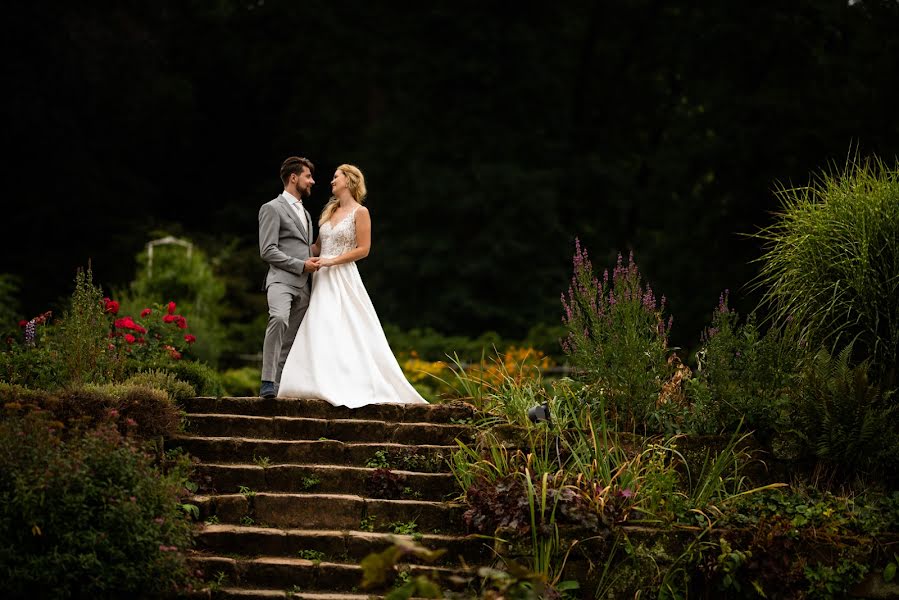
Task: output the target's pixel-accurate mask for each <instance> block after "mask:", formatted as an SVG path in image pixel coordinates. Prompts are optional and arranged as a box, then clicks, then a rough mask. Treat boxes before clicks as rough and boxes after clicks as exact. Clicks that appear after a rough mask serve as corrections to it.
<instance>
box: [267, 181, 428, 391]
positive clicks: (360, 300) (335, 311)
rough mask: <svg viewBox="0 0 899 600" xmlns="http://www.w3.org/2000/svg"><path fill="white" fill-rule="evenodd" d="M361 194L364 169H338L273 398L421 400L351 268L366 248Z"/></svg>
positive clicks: (365, 253) (365, 214)
mask: <svg viewBox="0 0 899 600" xmlns="http://www.w3.org/2000/svg"><path fill="white" fill-rule="evenodd" d="M365 196H366V189H365V178H364V177H363V176H362V172H361V171H360V170H359V169H358V168H357V167H355V166H353V165H346V164H344V165H340V166H339V167H337V170H336V171H335V172H334V178H333V179H331V199H330V201H329V202H328V203H327V204H326V205H325V208H324V210H322V215H321V219H319V227H320V230H319V239H318V240H316V242H315V244H313V246H312V252H313V255H314V256H318V257H319V258H318V259H317V261H318V266H319V270H318V271H317V272H316V273H315V274H314V275H313V280H312V281H313V283H312V298H311V299H310V300H309V309H308V311H307V312H306V316H305V318H304V319H303V322H302V323H301V324H300V329H299V331H298V332H297V337H296V339H295V340H294V343H293V346H292V347H291V349H290V353H289V354H288V355H287V362H286V363H285V364H284V370H283V371H282V373H281V385H280V387H279V389H278V397H279V398H321V399H322V400H327V401H328V402H330V403H331V404H334V405H335V406H348V407H350V408H357V407H359V406H365V405H366V404H378V403H423V402H426V401H425V399H424V398H422V397H421V396H420V395H419V394H418V392H416V391H415V388H413V387H412V385H411V384H410V383H409V382H408V381H407V380H406V377H405V376H404V375H403V371H402V370H401V369H400V366H399V364H398V363H397V361H396V358H394V356H393V352H392V351H391V350H390V346H389V345H388V344H387V338H386V337H385V336H384V330H383V329H382V328H381V322H380V321H379V320H378V315H377V313H376V312H375V308H374V306H372V303H371V300H370V299H369V297H368V292H366V291H365V286H364V285H363V284H362V278H361V277H360V275H359V269H358V268H357V267H356V261H357V260H361V259H363V258H365V257H366V256H368V252H369V249H370V248H371V217H370V216H369V214H368V209H367V208H365V207H364V206H362V202H364V201H365ZM313 260H315V259H313Z"/></svg>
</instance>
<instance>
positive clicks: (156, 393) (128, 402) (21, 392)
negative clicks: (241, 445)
mask: <svg viewBox="0 0 899 600" xmlns="http://www.w3.org/2000/svg"><path fill="white" fill-rule="evenodd" d="M0 404H3V405H4V406H5V407H6V410H8V411H12V412H13V413H15V412H18V411H29V410H33V409H38V410H40V411H44V412H46V413H47V414H48V416H49V417H50V418H51V419H52V420H54V421H56V422H58V423H59V425H60V427H62V428H64V429H65V431H70V430H76V429H83V428H85V427H95V426H97V425H99V424H101V423H106V424H115V425H116V426H117V427H118V428H119V430H120V431H121V432H123V433H125V432H127V433H128V434H130V435H133V436H137V437H139V438H144V439H149V438H156V437H159V436H169V435H172V434H174V433H176V432H178V431H179V429H180V427H181V412H180V410H179V409H178V407H177V406H175V404H174V402H173V401H172V400H171V399H170V398H169V396H168V394H167V393H166V392H164V391H161V390H158V389H152V388H149V387H142V386H135V385H108V384H106V385H89V386H83V387H81V388H77V389H68V390H61V391H55V392H53V391H46V390H31V389H27V388H23V387H21V386H15V385H9V384H0Z"/></svg>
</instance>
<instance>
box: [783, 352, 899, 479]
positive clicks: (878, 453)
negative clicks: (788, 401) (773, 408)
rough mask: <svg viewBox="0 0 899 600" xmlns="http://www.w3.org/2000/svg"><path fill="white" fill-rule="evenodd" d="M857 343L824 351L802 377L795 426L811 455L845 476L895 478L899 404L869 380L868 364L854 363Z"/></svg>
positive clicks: (898, 450) (897, 462)
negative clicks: (832, 352) (835, 351)
mask: <svg viewBox="0 0 899 600" xmlns="http://www.w3.org/2000/svg"><path fill="white" fill-rule="evenodd" d="M851 355H852V345H851V344H850V345H848V346H846V347H844V348H843V350H842V352H840V354H839V356H836V357H833V356H831V355H830V354H829V353H828V352H827V351H826V350H823V349H822V350H820V351H819V352H818V353H817V354H816V355H815V356H814V358H813V359H812V360H810V361H809V363H808V364H807V365H806V367H805V369H804V370H803V373H802V380H801V385H800V391H799V394H798V398H797V401H796V405H795V406H794V408H793V412H792V415H791V416H792V424H793V428H794V430H795V432H796V434H797V435H798V436H799V438H800V439H801V440H802V442H803V443H804V445H805V448H806V451H807V453H808V454H810V455H812V456H814V457H816V458H817V459H818V460H820V461H822V462H823V463H824V464H825V465H827V466H829V467H831V468H833V469H836V470H837V471H839V472H840V473H842V474H852V473H859V474H861V473H872V474H879V475H885V476H888V477H895V475H896V473H897V469H899V425H897V423H899V418H897V411H899V406H897V405H896V404H895V403H893V402H891V395H892V394H891V393H890V392H886V393H884V392H883V391H882V390H881V388H880V387H879V386H878V385H877V384H876V383H871V382H869V380H868V363H867V361H866V362H862V363H861V364H859V365H857V366H854V367H853V366H852V365H851V364H850V356H851Z"/></svg>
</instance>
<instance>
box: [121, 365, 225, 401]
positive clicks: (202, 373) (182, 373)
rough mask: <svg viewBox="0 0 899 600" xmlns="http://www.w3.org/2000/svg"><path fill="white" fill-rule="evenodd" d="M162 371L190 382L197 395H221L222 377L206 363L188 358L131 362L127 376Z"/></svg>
mask: <svg viewBox="0 0 899 600" xmlns="http://www.w3.org/2000/svg"><path fill="white" fill-rule="evenodd" d="M147 370H153V371H162V372H165V373H171V374H172V375H174V376H175V378H177V379H179V380H181V381H183V382H185V383H188V384H190V386H191V387H192V388H193V389H194V394H195V395H198V396H221V395H222V394H223V393H224V389H223V388H222V377H221V375H219V373H218V371H216V370H215V369H213V368H212V367H210V366H209V365H207V364H204V363H201V362H195V361H189V360H175V361H150V362H146V363H139V362H132V363H131V364H129V365H128V372H129V376H131V375H133V374H135V373H139V372H141V371H147Z"/></svg>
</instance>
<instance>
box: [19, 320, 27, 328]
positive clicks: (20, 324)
mask: <svg viewBox="0 0 899 600" xmlns="http://www.w3.org/2000/svg"><path fill="white" fill-rule="evenodd" d="M26 325H28V321H26V320H25V319H22V320H21V321H19V327H25V326H26Z"/></svg>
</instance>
